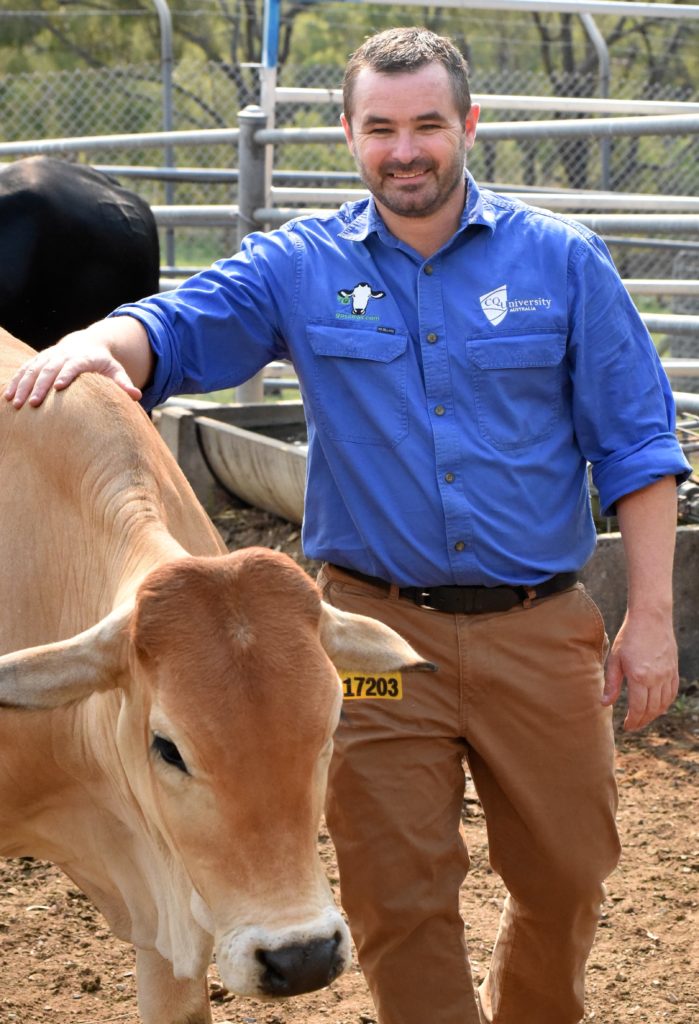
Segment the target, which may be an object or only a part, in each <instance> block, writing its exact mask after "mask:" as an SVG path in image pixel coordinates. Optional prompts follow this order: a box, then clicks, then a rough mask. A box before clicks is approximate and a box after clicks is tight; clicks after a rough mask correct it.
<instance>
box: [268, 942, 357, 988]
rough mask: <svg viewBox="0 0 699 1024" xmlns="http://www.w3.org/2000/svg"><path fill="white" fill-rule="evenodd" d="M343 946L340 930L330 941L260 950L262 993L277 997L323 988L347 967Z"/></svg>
mask: <svg viewBox="0 0 699 1024" xmlns="http://www.w3.org/2000/svg"><path fill="white" fill-rule="evenodd" d="M341 945H342V936H341V935H340V932H339V931H338V932H335V934H334V935H333V936H332V938H330V939H314V940H313V941H311V942H307V943H294V944H293V945H289V946H282V947H281V948H280V949H257V950H256V951H255V959H256V960H257V961H258V963H260V964H261V965H262V967H263V968H264V970H263V973H262V976H261V978H260V990H261V992H262V993H263V994H264V995H266V996H272V997H277V998H278V997H283V996H298V995H302V994H303V993H304V992H314V991H315V990H316V989H319V988H324V987H325V986H326V985H329V984H330V982H331V981H334V980H335V978H337V977H338V975H340V974H342V972H343V970H344V968H345V958H344V956H343V954H342V953H341V951H340V948H341Z"/></svg>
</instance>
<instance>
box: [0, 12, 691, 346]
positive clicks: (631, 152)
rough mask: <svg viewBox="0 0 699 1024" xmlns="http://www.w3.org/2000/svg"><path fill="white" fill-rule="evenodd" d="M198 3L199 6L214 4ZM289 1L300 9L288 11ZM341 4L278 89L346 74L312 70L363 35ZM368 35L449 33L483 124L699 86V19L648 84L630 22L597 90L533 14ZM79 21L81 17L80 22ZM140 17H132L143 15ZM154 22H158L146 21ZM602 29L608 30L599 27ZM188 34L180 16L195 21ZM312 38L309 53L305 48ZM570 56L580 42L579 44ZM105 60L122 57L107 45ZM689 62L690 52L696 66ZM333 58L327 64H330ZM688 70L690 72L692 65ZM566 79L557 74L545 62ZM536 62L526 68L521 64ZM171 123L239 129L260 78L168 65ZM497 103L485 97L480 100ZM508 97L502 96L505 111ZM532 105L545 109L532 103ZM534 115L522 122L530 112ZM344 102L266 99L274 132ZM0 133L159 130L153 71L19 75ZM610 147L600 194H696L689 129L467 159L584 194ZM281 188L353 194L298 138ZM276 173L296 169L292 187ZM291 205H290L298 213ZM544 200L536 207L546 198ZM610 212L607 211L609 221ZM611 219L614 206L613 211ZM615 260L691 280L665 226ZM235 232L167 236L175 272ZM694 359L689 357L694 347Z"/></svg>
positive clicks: (523, 181)
mask: <svg viewBox="0 0 699 1024" xmlns="http://www.w3.org/2000/svg"><path fill="white" fill-rule="evenodd" d="M189 6H190V8H191V9H190V10H189V11H188V12H187V11H186V10H185V8H187V5H186V4H182V5H181V10H178V11H176V12H175V16H174V28H175V35H177V30H178V24H180V25H181V24H182V18H183V17H189V18H194V17H196V16H197V13H196V10H195V8H196V9H197V10H198V9H199V8H200V7H201V8H205V7H207V2H206V0H202V2H201V4H196V5H189ZM213 6H214V5H213V4H211V3H209V4H208V7H209V9H211V8H213ZM296 6H297V7H298V6H299V5H296ZM351 7H352V5H351V4H347V3H343V4H338V3H334V4H333V3H321V4H314V5H311V6H310V7H309V8H308V11H307V12H302V13H301V14H300V15H299V16H298V21H297V24H296V27H295V30H294V31H295V33H296V38H299V39H302V38H303V34H304V33H305V34H306V35H307V36H308V39H309V43H308V45H306V46H305V51H304V47H303V46H301V47H300V48H299V52H305V56H304V58H303V61H302V62H300V63H299V62H297V63H293V62H291V61H287V63H286V64H285V65H284V66H283V67H282V68H280V71H279V77H278V84H279V85H280V86H281V87H282V88H286V89H292V88H294V87H302V88H308V87H313V88H322V89H326V90H330V89H335V88H337V87H338V86H339V84H340V81H341V76H342V63H341V62H336V63H333V62H332V61H329V60H323V57H324V55H325V54H326V52H330V49H331V47H330V45H329V42H330V41H332V42H333V43H334V44H335V46H334V50H335V51H337V46H336V42H337V39H338V38H341V39H342V40H343V46H344V53H345V54H346V53H348V52H350V51H351V50H352V49H354V48H355V47H356V46H357V45H358V44H359V43H360V42H361V40H362V36H363V34H364V29H363V28H362V26H361V25H358V26H357V25H354V24H352V23H351V22H352V19H350V18H348V16H347V13H346V12H347V11H348V9H350V8H351ZM370 14H371V29H380V28H383V27H387V26H389V25H393V24H412V23H414V22H415V21H425V20H427V21H428V22H429V27H431V28H434V29H435V30H437V31H439V32H443V33H445V34H448V35H450V36H452V37H453V38H454V39H455V40H456V41H457V43H458V44H459V45H460V46H461V47H462V49H463V50H464V52H465V53H466V54H467V56H468V59H469V63H470V65H471V69H472V87H473V90H474V92H475V93H477V94H481V95H482V96H483V114H482V122H483V124H485V125H488V124H490V123H492V122H493V121H514V122H519V121H522V120H528V119H531V118H532V117H536V118H537V119H540V120H544V121H560V120H562V119H565V118H567V117H575V116H589V114H586V113H582V115H581V113H580V112H579V111H578V112H577V113H576V111H575V110H574V109H569V107H570V104H574V105H575V103H576V102H577V105H578V106H580V105H583V106H584V102H585V101H588V100H590V99H593V100H594V98H597V97H599V96H600V93H601V92H604V91H607V92H608V93H609V95H610V96H613V97H614V98H615V99H617V100H620V99H629V100H636V101H638V100H641V99H642V100H644V101H654V102H660V101H665V102H667V103H674V102H683V103H691V102H693V103H695V104H699V90H698V88H697V80H696V76H694V77H692V75H691V74H690V73H688V69H691V68H692V66H694V67H696V52H697V42H699V39H698V37H697V28H696V25H697V23H696V22H683V23H679V22H678V23H677V25H676V26H673V28H672V36H671V45H668V48H667V55H666V59H665V60H664V61H663V62H662V63H661V62H660V61H658V60H656V61H655V64H654V65H653V64H652V63H651V65H649V68H650V70H649V72H648V74H647V75H646V77H645V78H643V77H642V78H639V76H638V73H637V71H636V72H633V68H634V67H636V68H637V64H634V60H635V56H634V52H635V51H636V50H638V47H639V41H642V36H641V35H640V34H639V32H638V31H637V30H636V29H635V27H634V24H633V23H632V22H629V25H628V26H627V27H624V28H623V29H619V30H618V31H615V32H609V31H607V32H606V33H605V34H606V36H607V37H608V38H609V39H610V46H609V57H610V62H609V69H608V78H607V81H606V84H605V86H604V88H602V84H601V79H600V68H599V66H598V64H597V62H596V60H595V59H594V54H592V53H589V54H588V53H585V54H583V58H582V59H581V58H580V54H579V53H578V54H577V57H576V59H575V60H572V61H568V60H567V59H564V57H565V55H564V53H563V51H564V49H565V46H566V45H569V43H566V41H565V39H564V38H563V36H562V35H560V34H559V35H558V36H557V35H556V32H555V31H553V26H552V23H551V22H550V21H549V22H547V21H546V18H545V17H543V16H542V23H543V29H536V30H534V29H533V21H532V15H531V14H529V13H524V12H513V11H503V10H493V11H492V12H488V11H484V10H471V9H468V8H461V9H456V8H451V9H446V8H441V9H440V8H429V9H428V8H424V9H423V8H420V9H418V10H415V9H414V8H412V9H411V8H401V7H394V6H390V7H389V6H384V7H376V8H372V9H371V11H370ZM43 16H44V15H42V14H41V12H36V13H34V14H31V13H30V12H27V13H26V15H24V16H23V17H24V18H25V19H29V18H34V17H43ZM89 16H90V15H89V12H87V13H85V14H84V17H89ZM147 16H148V15H147V12H144V14H143V17H147ZM7 17H8V14H7V12H5V13H3V12H2V11H0V34H2V32H3V30H4V26H5V25H6V21H5V19H6V18H7ZM150 17H152V18H154V14H151V15H150ZM598 20H599V21H600V23H601V24H602V26H603V27H604V28H605V29H606V28H608V27H609V25H610V22H605V21H604V19H603V18H602V19H598ZM190 24H191V22H190ZM542 32H543V34H548V43H547V46H548V49H549V54H550V57H551V61H550V64H551V66H550V67H549V70H548V72H546V71H545V70H544V66H543V65H544V62H543V61H542V60H536V59H534V58H535V57H536V55H537V54H538V55H539V56H541V54H542V52H543V50H542V46H541V40H542V38H543V36H542ZM311 44H312V45H311ZM577 45H578V46H579V44H577ZM113 50H114V53H115V54H119V53H120V52H122V51H121V49H120V46H119V44H118V40H114V47H113ZM692 54H694V57H693V58H692ZM334 59H335V61H337V58H336V57H335V58H334ZM692 59H693V60H694V65H693V64H692ZM568 65H570V70H567V71H565V72H562V71H558V72H553V71H552V68H553V67H554V66H556V67H559V68H563V67H567V66H568ZM531 67H537V70H536V71H532V70H530V68H531ZM172 81H173V115H174V125H173V126H174V127H175V128H177V129H193V128H225V127H234V126H236V124H237V112H238V111H239V110H240V109H241V108H242V107H243V106H244V105H245V104H246V103H248V102H250V101H251V100H254V99H255V98H256V93H257V80H256V72H255V71H254V70H253V69H244V70H241V68H240V67H239V66H237V67H235V68H232V67H231V64H230V63H226V62H223V61H203V60H202V61H195V60H191V59H190V60H185V61H181V62H178V63H176V64H175V65H174V67H173V70H172ZM495 96H497V97H499V99H498V100H497V101H496V100H494V99H493V100H491V101H489V99H488V97H495ZM503 96H511V97H513V98H512V100H511V106H508V105H507V101H505V100H503V99H502V97H503ZM554 96H558V97H567V98H568V99H567V101H566V102H562V103H561V104H560V105H559V109H555V110H551V109H548V110H543V109H541V103H539V104H538V106H537V105H536V104H533V101H531V100H529V104H527V97H543V98H546V97H549V98H550V97H554ZM542 102H543V101H542ZM532 106H537V109H536V110H535V111H534V112H533V111H532V109H531V107H532ZM338 113H339V108H338V105H337V103H336V102H335V101H334V100H333V99H331V98H330V96H328V101H327V102H324V103H318V102H312V103H311V102H308V103H306V102H301V103H299V102H298V101H297V100H295V101H293V102H291V101H289V100H286V99H282V100H281V101H279V102H277V105H276V110H275V118H276V124H277V126H292V125H293V126H296V127H312V126H321V125H332V124H337V119H338ZM0 124H2V126H3V136H4V139H5V140H13V139H16V140H20V139H29V138H56V137H71V136H75V135H80V136H83V135H104V134H114V133H123V132H145V131H158V130H159V129H160V128H161V125H162V91H161V69H160V66H159V65H158V63H157V61H156V60H154V61H153V62H152V63H144V64H123V65H113V64H110V65H109V66H104V67H99V68H91V67H87V66H79V67H75V68H74V69H73V70H65V71H55V72H49V73H41V72H31V73H29V72H23V73H14V74H9V73H8V74H0ZM605 145H606V147H607V150H606V158H607V160H608V169H607V172H608V175H609V182H608V184H609V187H610V188H611V189H614V190H616V191H618V192H624V193H641V194H646V195H649V196H650V195H655V196H665V197H668V196H673V195H675V196H681V195H684V196H691V195H696V194H697V192H698V191H699V140H698V137H697V133H696V132H695V131H688V132H687V133H686V134H683V135H678V136H672V137H668V136H665V137H657V136H640V135H637V136H625V137H616V138H614V139H612V140H611V141H609V140H606V141H605V140H598V139H594V138H570V139H564V138H561V137H559V136H558V135H554V133H551V134H550V136H548V137H547V136H546V135H545V136H544V137H539V138H519V139H512V138H503V139H499V140H496V139H489V138H487V137H486V133H483V135H482V136H481V138H480V139H479V141H478V142H477V145H476V147H475V149H474V150H473V151H472V154H471V157H470V163H471V168H472V170H473V172H474V174H475V175H476V177H477V178H478V179H479V180H481V181H484V182H488V183H492V184H494V185H495V186H496V187H508V188H525V189H535V190H549V189H568V188H575V189H580V188H588V189H597V188H599V187H600V184H601V182H602V178H601V175H602V169H603V166H604V158H605V157H604V153H603V147H604V146H605ZM176 154H177V155H176V159H177V163H178V166H180V167H182V166H185V165H186V166H188V167H194V168H196V169H198V170H199V172H203V171H205V170H206V169H212V168H221V167H224V168H228V169H229V170H231V171H233V170H234V169H235V168H236V167H237V162H238V155H237V151H236V149H235V148H234V147H233V146H231V147H230V149H229V148H227V147H224V146H220V145H219V146H213V145H206V144H202V145H198V146H196V147H188V148H187V149H182V150H176ZM80 159H89V161H90V162H91V163H93V164H98V165H100V164H103V165H117V164H120V163H123V161H124V153H123V151H122V150H118V149H109V148H105V149H104V150H96V151H92V152H90V154H89V155H88V156H87V157H80ZM163 160H164V158H163V151H162V148H161V147H160V146H157V147H150V148H149V147H146V146H144V147H142V148H138V149H131V150H130V151H129V155H128V162H129V163H130V164H132V165H136V166H141V167H147V166H149V165H154V166H162V164H163ZM275 170H276V180H277V183H279V184H281V183H282V181H284V183H286V184H293V183H294V182H296V183H299V184H305V185H307V184H316V185H323V184H325V185H328V186H332V185H337V184H338V179H339V181H341V182H344V183H345V184H346V185H347V186H350V187H351V186H352V185H355V187H356V185H357V184H358V182H357V180H356V175H355V171H354V166H353V163H352V160H351V157H350V155H349V153H348V152H347V150H346V148H345V146H344V144H343V143H342V142H340V143H327V142H322V143H313V144H311V143H308V144H302V145H299V144H295V145H293V146H291V145H282V146H277V148H276V151H275ZM283 172H294V173H295V177H292V176H290V175H289V174H287V176H286V177H284V173H283ZM128 183H129V185H130V187H132V188H134V189H135V190H136V191H138V192H140V193H141V194H142V195H144V197H145V198H146V199H148V200H149V201H150V202H151V203H152V204H153V205H163V204H165V203H166V202H167V203H174V204H177V205H190V204H197V205H202V204H210V205H218V204H222V203H235V202H237V200H238V191H237V181H236V176H235V175H234V174H231V175H230V178H229V180H228V181H226V182H223V183H221V182H218V183H213V182H208V181H203V180H201V173H200V179H199V180H197V181H177V182H175V183H174V184H172V185H171V186H170V187H169V190H168V191H167V192H166V188H167V186H166V185H165V184H164V182H163V181H162V180H155V179H152V178H141V179H134V178H130V179H129V182H128ZM295 205H298V204H295ZM542 205H544V204H543V203H542ZM611 212H613V211H611ZM618 212H621V209H620V210H619V211H618ZM605 237H606V240H607V241H608V243H609V244H610V248H611V249H612V253H613V256H614V258H615V260H616V262H617V265H618V266H619V268H620V271H621V273H622V276H624V277H626V278H634V279H635V278H654V279H658V278H660V279H668V278H687V277H691V276H694V275H695V273H696V267H697V259H699V242H697V241H696V240H695V239H692V238H687V237H686V236H683V235H682V234H681V233H676V232H673V231H671V230H668V231H666V232H663V233H662V234H660V235H659V234H658V233H657V232H656V233H653V234H652V235H651V234H648V233H644V232H643V231H636V232H630V231H628V230H626V229H625V230H624V231H623V233H622V231H619V232H618V233H616V234H615V233H614V232H609V231H608V232H607V233H606V236H605ZM235 244H236V241H235V232H234V230H233V229H232V228H231V227H230V226H227V227H226V226H224V227H221V226H216V227H211V226H208V227H206V228H205V229H202V228H198V229H196V228H192V229H190V228H179V227H178V229H177V248H176V255H177V262H178V264H179V265H180V266H187V267H194V266H199V265H202V264H206V263H208V262H210V261H211V260H212V259H215V258H218V257H219V256H221V255H225V254H227V253H229V252H230V251H232V250H233V249H234V248H235ZM639 304H640V305H641V306H642V307H643V306H644V305H645V306H646V307H647V308H650V309H653V310H657V311H659V312H667V313H677V312H684V313H693V314H697V313H699V309H697V299H696V298H695V297H687V296H685V297H676V296H672V295H667V296H662V295H660V296H658V295H654V296H653V297H652V298H648V299H644V298H643V297H641V299H640V301H639ZM670 341H671V351H672V354H673V355H674V354H677V355H681V354H684V346H686V344H687V342H686V339H680V338H670ZM692 354H695V353H692Z"/></svg>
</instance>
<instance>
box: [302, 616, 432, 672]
mask: <svg viewBox="0 0 699 1024" xmlns="http://www.w3.org/2000/svg"><path fill="white" fill-rule="evenodd" d="M320 642H321V644H322V645H323V648H324V649H325V652H326V654H327V655H328V657H329V658H330V660H331V661H332V663H333V665H335V667H336V668H347V666H348V665H349V666H354V665H359V666H370V667H371V669H372V670H373V671H376V672H400V671H401V670H405V669H418V670H423V671H434V670H435V668H436V666H435V665H433V664H432V662H430V661H425V659H424V658H421V657H420V655H419V654H418V653H417V652H416V651H414V650H413V648H412V647H411V646H410V644H409V643H407V642H406V641H405V640H404V639H403V638H402V637H401V636H399V635H398V633H396V632H394V630H392V629H390V628H389V627H388V626H386V625H384V623H383V622H378V621H377V620H376V619H370V618H369V617H368V616H367V615H355V614H354V613H353V612H343V611H340V609H339V608H333V607H332V605H329V604H326V602H325V601H321V613H320Z"/></svg>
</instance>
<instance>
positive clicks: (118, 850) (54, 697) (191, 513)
mask: <svg viewBox="0 0 699 1024" xmlns="http://www.w3.org/2000/svg"><path fill="white" fill-rule="evenodd" d="M28 355H31V350H29V349H27V348H26V346H24V345H21V344H20V343H19V342H16V341H15V340H14V339H12V338H10V336H9V335H7V334H6V333H5V332H0V387H4V382H5V381H6V380H7V379H8V378H9V376H10V375H11V374H12V372H13V371H14V368H15V367H17V366H18V365H19V364H20V362H22V361H23V360H25V359H26V358H27V357H28ZM0 481H1V484H0V565H1V566H2V574H1V577H0V579H1V582H0V609H1V614H0V653H3V652H14V653H5V654H4V656H3V657H1V658H0V704H2V705H3V707H0V854H3V855H4V856H9V857H16V856H20V855H32V856H35V857H39V858H43V859H47V860H52V861H54V862H55V863H56V864H58V865H60V867H61V868H62V869H63V870H64V871H65V872H66V873H67V874H68V875H69V876H70V877H71V878H72V879H73V880H74V882H75V883H76V884H77V885H79V886H80V888H82V889H83V890H84V891H85V892H86V893H87V894H88V896H90V898H91V899H92V900H93V901H94V903H95V904H96V905H97V907H98V908H99V909H100V910H101V911H102V913H103V914H104V915H105V917H106V918H107V920H108V922H109V925H110V926H111V928H112V930H113V931H114V932H115V934H116V935H118V936H119V937H121V938H122V939H125V940H126V941H128V942H131V943H133V945H134V946H135V947H136V957H137V976H138V1000H139V1010H140V1014H141V1017H142V1020H143V1021H144V1022H146V1024H206V1022H210V1021H211V1014H210V1009H209V1004H208V998H207V993H206V980H205V978H206V970H207V967H208V964H209V962H210V959H211V953H212V948H214V946H215V950H216V959H217V964H218V968H219V971H220V974H221V977H222V980H223V982H224V984H225V985H226V986H227V987H228V988H230V989H232V990H233V991H235V992H238V993H241V994H244V995H256V996H261V997H276V996H287V995H295V994H298V993H301V992H305V991H310V990H312V989H315V988H319V987H321V986H323V985H326V984H328V983H329V982H330V981H332V980H333V978H335V977H336V976H337V975H338V974H339V973H340V972H341V971H342V970H343V968H344V967H345V965H346V964H347V961H348V958H349V938H348V932H347V929H346V926H345V924H344V922H343V920H342V918H341V917H340V915H339V914H338V912H337V910H336V908H335V906H334V904H333V901H332V897H331V894H330V890H329V887H328V885H327V882H326V880H325V878H324V876H323V874H322V871H321V866H320V861H319V858H318V853H317V844H316V840H317V830H318V823H319V818H320V814H321V809H322V803H323V795H324V787H325V779H326V770H327V765H328V760H329V758H330V753H331V748H332V739H331V737H332V732H333V729H334V727H335V724H336V721H337V718H338V715H339V712H340V704H341V694H340V685H339V680H338V676H337V672H336V670H335V668H334V667H333V665H337V666H340V665H342V666H344V667H346V668H352V667H353V666H361V667H366V666H367V665H369V666H370V667H371V669H372V670H374V671H384V672H385V671H389V670H395V669H398V668H399V667H400V666H402V665H413V666H414V665H416V664H419V663H420V659H419V658H418V656H417V655H416V654H415V652H414V651H412V650H411V648H410V647H408V645H407V644H405V643H404V641H402V640H401V639H400V638H399V637H397V636H396V635H395V634H394V633H392V632H391V631H390V630H387V629H386V628H385V627H384V626H381V625H379V624H378V623H376V622H374V621H373V620H370V619H364V618H363V617H360V616H351V615H347V614H346V613H340V612H338V611H336V610H334V609H331V608H330V607H328V606H326V605H324V604H323V603H322V602H321V601H320V598H319V594H318V591H317V588H316V587H315V584H314V583H313V582H312V581H311V580H310V579H309V577H308V576H306V574H305V573H303V572H302V571H301V570H300V569H299V568H298V566H296V565H295V563H294V562H293V561H292V560H291V559H289V558H287V557H286V556H285V555H281V554H278V553H275V552H271V551H268V550H266V549H261V548H249V549H245V550H241V551H237V552H235V553H233V554H226V553H225V549H224V547H223V544H222V543H221V540H220V538H219V536H218V534H217V533H216V531H215V529H214V527H213V526H212V524H211V523H210V521H209V519H208V518H207V516H206V514H205V513H204V511H203V509H202V508H201V506H200V505H199V503H198V502H197V500H196V498H195V497H194V495H193V493H192V491H191V489H190V488H189V486H188V484H187V482H186V481H185V479H184V477H183V476H182V474H181V472H180V470H179V469H178V467H177V465H176V464H175V462H174V460H173V459H172V458H171V456H170V454H169V452H168V451H167V450H166V448H165V447H164V445H163V444H162V442H161V441H160V439H159V437H158V435H157V432H156V431H155V430H154V428H153V427H152V425H151V424H150V422H149V421H148V419H147V417H146V416H145V414H144V413H143V411H142V410H141V409H140V407H138V406H137V405H135V404H134V403H133V402H131V400H130V399H128V398H127V397H126V396H125V395H124V394H123V393H122V392H121V391H120V390H119V389H118V388H117V387H115V386H114V385H113V384H112V383H111V382H109V381H106V380H105V379H103V378H101V377H97V376H95V375H85V376H83V377H81V378H80V379H79V380H78V381H77V382H76V383H75V384H74V385H73V386H72V387H70V388H68V389H67V390H66V391H63V392H59V393H56V392H54V393H52V395H51V396H50V397H49V398H48V399H47V400H46V402H45V403H44V404H43V405H42V406H41V407H40V408H39V409H34V408H29V407H28V406H25V407H24V408H22V409H21V410H19V411H18V410H15V409H13V408H12V407H11V406H10V405H9V403H7V402H5V401H0ZM20 648H28V649H20Z"/></svg>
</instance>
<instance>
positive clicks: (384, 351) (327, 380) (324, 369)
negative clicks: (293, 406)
mask: <svg viewBox="0 0 699 1024" xmlns="http://www.w3.org/2000/svg"><path fill="white" fill-rule="evenodd" d="M306 336H307V338H308V343H309V345H310V347H311V349H312V351H313V356H314V358H313V367H312V373H311V379H312V394H313V406H314V408H313V414H314V417H315V420H316V423H317V424H318V426H319V427H321V429H322V430H323V432H324V433H325V434H326V435H327V436H328V437H330V438H332V439H333V440H336V441H350V442H353V443H355V444H375V445H382V446H384V447H388V448H392V447H394V446H395V445H397V444H398V442H399V441H401V440H402V439H403V438H404V437H405V435H406V434H407V432H408V400H407V380H406V377H407V346H408V336H407V334H403V333H398V332H396V333H395V334H383V333H380V332H379V331H376V330H371V329H369V330H368V329H366V328H357V327H355V326H354V325H353V326H352V328H351V329H348V328H346V327H344V328H343V327H335V326H329V325H326V324H308V326H307V328H306Z"/></svg>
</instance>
